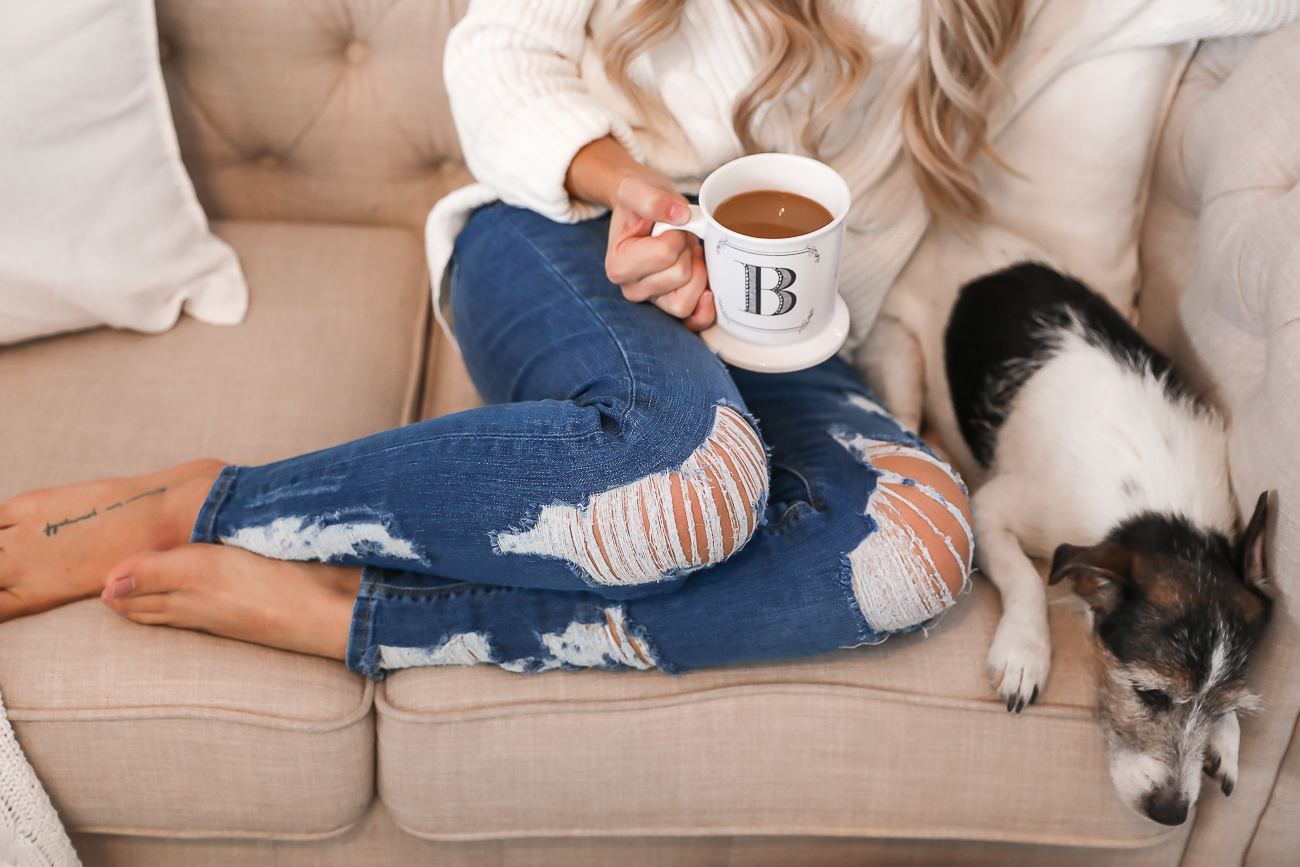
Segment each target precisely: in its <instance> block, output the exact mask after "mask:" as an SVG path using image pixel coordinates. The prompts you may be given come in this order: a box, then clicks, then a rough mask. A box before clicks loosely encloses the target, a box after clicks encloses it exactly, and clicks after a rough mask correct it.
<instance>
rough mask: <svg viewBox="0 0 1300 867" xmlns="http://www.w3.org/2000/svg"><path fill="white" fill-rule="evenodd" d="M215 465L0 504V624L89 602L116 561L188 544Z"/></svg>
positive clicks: (194, 464) (27, 496) (36, 493)
mask: <svg viewBox="0 0 1300 867" xmlns="http://www.w3.org/2000/svg"><path fill="white" fill-rule="evenodd" d="M222 466H224V464H222V463H221V462H220V461H193V462H191V463H188V464H181V465H180V466H178V467H173V468H171V469H170V470H164V471H163V472H161V473H154V474H152V475H148V476H137V477H135V478H129V479H108V480H105V481H100V482H86V483H84V484H79V485H63V486H62V487H58V488H46V489H45V490H42V491H32V492H31V493H29V494H22V495H21V496H18V497H14V498H13V499H12V500H9V501H8V502H5V503H0V621H3V620H10V619H12V618H14V617H21V616H23V615H25V614H35V613H36V612H38V611H45V610H47V609H50V608H55V607H57V606H59V605H64V604H66V603H68V602H72V601H75V600H77V599H85V598H87V597H90V596H94V595H96V594H98V593H99V592H100V591H101V590H103V588H104V578H105V576H106V575H107V574H108V570H109V569H111V568H113V566H114V565H115V564H117V563H119V562H121V561H122V559H123V558H125V557H129V556H130V555H132V554H135V553H137V552H139V551H160V550H167V549H169V548H174V547H176V546H177V545H183V544H185V543H186V542H188V541H189V538H190V530H191V529H192V528H193V526H194V519H195V518H196V517H198V513H199V508H200V507H201V506H202V505H203V500H204V499H205V498H206V497H207V495H208V491H209V489H210V488H211V487H212V483H213V481H215V480H216V478H217V474H218V473H220V472H221V468H222Z"/></svg>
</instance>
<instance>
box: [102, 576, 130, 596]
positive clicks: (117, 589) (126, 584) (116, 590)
mask: <svg viewBox="0 0 1300 867" xmlns="http://www.w3.org/2000/svg"><path fill="white" fill-rule="evenodd" d="M134 592H135V579H134V578H118V579H117V580H116V581H114V582H113V583H112V584H110V585H108V598H110V599H121V598H122V597H123V596H130V595H131V594H132V593H134Z"/></svg>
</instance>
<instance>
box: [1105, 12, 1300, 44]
mask: <svg viewBox="0 0 1300 867" xmlns="http://www.w3.org/2000/svg"><path fill="white" fill-rule="evenodd" d="M1093 10H1094V18H1093V20H1094V21H1100V22H1101V23H1102V28H1103V29H1104V30H1105V31H1109V32H1104V33H1098V34H1097V35H1098V36H1100V37H1101V38H1100V39H1099V40H1098V44H1097V45H1096V47H1095V49H1094V52H1093V53H1101V52H1107V51H1122V50H1125V49H1131V48H1150V47H1155V46H1161V45H1172V44H1174V43H1176V42H1188V41H1191V40H1195V39H1212V38H1217V37H1223V36H1241V35H1245V34H1249V33H1263V32H1266V31H1269V30H1276V29H1277V28H1278V27H1281V26H1283V25H1285V24H1289V23H1291V22H1292V21H1295V20H1297V19H1300V0H1127V2H1116V0H1094V2H1093Z"/></svg>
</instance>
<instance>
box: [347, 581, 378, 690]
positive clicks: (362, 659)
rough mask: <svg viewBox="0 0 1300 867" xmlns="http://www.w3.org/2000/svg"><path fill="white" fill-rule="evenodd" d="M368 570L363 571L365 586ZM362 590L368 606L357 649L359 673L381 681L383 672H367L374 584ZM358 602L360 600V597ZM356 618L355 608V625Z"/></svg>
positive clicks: (366, 606) (372, 616) (373, 608)
mask: <svg viewBox="0 0 1300 867" xmlns="http://www.w3.org/2000/svg"><path fill="white" fill-rule="evenodd" d="M368 569H369V567H366V568H365V569H362V582H363V584H364V583H365V573H366V571H367V570H368ZM362 589H364V590H365V594H366V604H365V613H364V614H363V615H362V620H361V642H360V647H359V648H358V649H357V671H359V672H360V673H361V674H364V675H365V676H366V677H368V678H370V679H371V680H381V679H382V671H381V670H376V671H367V670H366V668H367V666H366V656H367V651H368V650H369V649H370V634H371V625H372V623H373V622H374V611H375V594H374V583H373V582H371V583H370V584H369V585H366V586H364V587H363V588H362ZM358 600H360V595H358ZM356 616H357V615H356V611H355V606H354V608H353V624H355V623H356ZM351 634H352V633H351V632H350V633H349V637H351ZM350 649H351V648H349V650H350ZM377 675H378V676H377Z"/></svg>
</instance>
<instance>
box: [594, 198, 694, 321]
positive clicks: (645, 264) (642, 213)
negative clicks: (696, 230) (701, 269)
mask: <svg viewBox="0 0 1300 867" xmlns="http://www.w3.org/2000/svg"><path fill="white" fill-rule="evenodd" d="M690 216H691V211H690V207H689V206H688V205H687V203H686V200H685V199H684V198H682V197H681V196H680V195H678V194H677V193H674V192H670V191H669V190H665V189H662V188H660V187H657V186H654V185H653V184H651V183H649V182H648V181H646V180H644V179H642V178H636V177H629V178H624V180H623V182H622V183H621V184H619V187H618V195H617V197H616V200H615V203H614V211H613V214H612V217H611V220H610V227H609V248H608V251H607V252H606V255H605V273H606V274H607V275H608V276H609V279H610V281H611V282H613V283H617V284H618V285H619V286H622V287H624V288H625V289H626V288H628V287H631V286H634V285H635V284H638V283H640V282H641V281H643V280H645V279H646V278H648V277H651V276H653V275H656V274H658V273H660V272H662V271H666V270H670V269H672V268H674V267H676V268H677V269H678V271H677V272H676V273H675V274H674V275H673V276H672V277H670V278H665V279H664V280H660V281H658V282H656V283H654V284H647V285H646V286H643V287H638V289H637V290H636V294H637V295H638V297H636V298H632V297H631V296H629V299H630V300H634V301H644V300H646V299H648V298H652V297H654V296H655V295H658V294H663V293H664V292H669V291H672V290H673V289H676V288H677V287H679V286H682V285H684V284H685V283H686V281H687V280H688V279H689V274H688V273H687V270H688V268H689V265H688V263H684V262H683V261H682V260H683V255H682V254H683V252H684V251H685V250H686V249H687V247H688V246H689V243H690V242H689V241H688V236H687V234H686V233H685V232H665V233H664V234H662V235H660V236H659V237H657V238H655V237H651V235H650V231H651V230H652V229H653V228H654V224H655V223H657V222H662V223H671V224H672V225H677V226H679V225H682V224H683V223H685V222H686V221H687V220H689V219H690ZM691 237H692V239H693V236H691ZM674 279H675V280H676V282H673V280H674Z"/></svg>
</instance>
